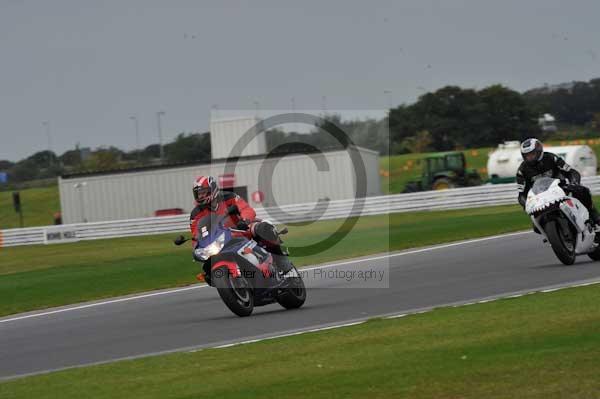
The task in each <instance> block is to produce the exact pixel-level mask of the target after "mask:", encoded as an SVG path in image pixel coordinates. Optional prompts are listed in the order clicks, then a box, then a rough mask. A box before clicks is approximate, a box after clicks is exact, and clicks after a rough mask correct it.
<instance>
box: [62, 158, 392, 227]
mask: <svg viewBox="0 0 600 399" xmlns="http://www.w3.org/2000/svg"><path fill="white" fill-rule="evenodd" d="M319 154H320V155H319ZM319 154H288V155H282V156H277V157H267V156H265V155H255V156H249V157H242V158H239V159H238V161H237V164H236V165H235V168H233V169H231V168H230V167H227V168H226V165H227V163H226V162H225V160H213V161H212V162H211V163H198V164H186V165H164V166H153V167H147V168H138V169H132V170H117V171H105V172H91V173H82V174H73V175H65V176H62V177H61V178H59V190H60V203H61V208H62V215H63V222H64V223H79V222H84V221H86V222H97V221H105V220H118V219H134V218H144V217H152V216H155V214H156V211H159V210H165V209H173V208H181V209H182V210H183V211H184V212H186V213H187V212H190V211H191V209H192V208H193V206H194V204H193V198H192V184H193V181H194V179H195V178H196V177H197V176H199V175H211V176H215V177H218V178H219V179H220V180H221V184H222V185H224V186H225V187H226V188H225V189H228V187H229V188H230V189H233V190H234V191H236V192H237V193H238V194H240V195H241V196H243V197H245V198H246V199H247V200H248V202H249V204H250V205H251V206H253V207H269V206H274V205H276V204H278V205H288V204H294V203H309V202H316V201H318V200H319V199H324V198H327V199H330V200H338V199H349V198H354V197H355V192H356V187H357V186H356V185H357V179H356V176H355V175H356V173H355V165H354V164H353V162H352V159H355V160H356V159H360V160H361V161H362V162H361V163H362V164H363V165H364V170H365V172H366V181H365V182H364V183H365V186H366V187H365V188H366V192H365V194H366V196H373V195H380V194H381V186H380V178H379V155H378V154H377V153H376V152H375V151H371V150H368V149H364V148H358V147H350V148H348V149H346V150H338V151H330V152H323V153H319ZM229 166H231V165H229ZM359 169H360V168H359Z"/></svg>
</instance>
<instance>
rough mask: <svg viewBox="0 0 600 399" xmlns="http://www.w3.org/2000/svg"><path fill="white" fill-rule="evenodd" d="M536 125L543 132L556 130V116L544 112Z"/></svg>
mask: <svg viewBox="0 0 600 399" xmlns="http://www.w3.org/2000/svg"><path fill="white" fill-rule="evenodd" d="M538 125H539V126H540V127H541V128H542V131H544V132H556V130H557V129H556V118H555V117H553V116H552V115H550V114H544V115H543V116H542V117H541V118H538Z"/></svg>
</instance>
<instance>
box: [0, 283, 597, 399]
mask: <svg viewBox="0 0 600 399" xmlns="http://www.w3.org/2000/svg"><path fill="white" fill-rule="evenodd" d="M599 301H600V287H599V286H598V285H595V286H589V287H580V288H573V289H566V290H561V291H557V292H552V293H540V294H534V295H528V296H525V297H521V298H516V299H505V300H499V301H495V302H490V303H485V304H478V305H471V306H466V307H460V308H442V309H437V310H435V311H432V312H429V313H425V314H417V315H412V316H407V317H405V318H401V319H393V320H381V319H376V320H372V321H369V322H367V323H364V324H361V325H358V326H352V327H346V328H341V329H336V330H329V331H322V332H317V333H310V334H304V335H300V336H294V337H286V338H280V339H275V340H268V341H263V342H258V343H254V344H247V345H241V346H236V347H231V348H225V349H208V350H203V351H200V352H195V353H177V354H171V355H165V356H158V357H150V358H144V359H138V360H130V361H121V362H117V363H112V364H106V365H101V366H93V367H86V368H80V369H72V370H66V371H62V372H57V373H52V374H47V375H40V376H34V377H28V378H24V379H19V380H14V381H9V382H5V383H2V384H0V397H2V398H3V399H18V398H37V397H44V398H61V399H68V398H80V397H81V396H82V392H84V393H85V394H84V396H85V397H86V398H98V399H100V398H114V397H122V396H124V393H126V394H125V395H126V396H127V397H128V398H172V399H176V398H178V399H184V398H203V397H206V398H208V397H219V398H223V399H234V398H283V397H284V398H302V399H304V398H307V397H308V398H327V399H331V398H365V397H367V398H391V397H406V398H477V399H479V398H487V399H493V398H507V397H518V398H544V399H546V398H555V397H556V398H592V397H597V395H598V392H600V379H598V376H599V375H600V362H598V359H599V358H600V334H598V326H599V325H600V308H599V307H598V306H597V304H598V302H599Z"/></svg>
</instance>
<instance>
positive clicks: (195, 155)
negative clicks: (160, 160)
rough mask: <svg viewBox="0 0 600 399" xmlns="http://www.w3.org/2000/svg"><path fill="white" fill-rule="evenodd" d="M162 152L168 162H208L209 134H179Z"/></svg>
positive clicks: (209, 157) (209, 156)
mask: <svg viewBox="0 0 600 399" xmlns="http://www.w3.org/2000/svg"><path fill="white" fill-rule="evenodd" d="M164 151H165V155H166V158H167V160H168V161H169V162H193V161H210V159H211V155H210V151H211V150H210V134H209V133H192V134H187V135H186V134H185V133H180V134H179V135H178V136H177V137H176V138H175V141H173V142H172V143H169V144H167V145H166V146H165V147H164Z"/></svg>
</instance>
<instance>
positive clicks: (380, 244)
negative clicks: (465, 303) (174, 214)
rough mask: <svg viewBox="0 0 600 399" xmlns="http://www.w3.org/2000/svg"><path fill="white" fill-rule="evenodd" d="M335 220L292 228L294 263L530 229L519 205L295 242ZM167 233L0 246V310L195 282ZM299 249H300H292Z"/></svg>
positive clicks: (375, 222)
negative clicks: (326, 243) (328, 243)
mask: <svg viewBox="0 0 600 399" xmlns="http://www.w3.org/2000/svg"><path fill="white" fill-rule="evenodd" d="M339 224H340V221H323V222H317V223H314V224H312V225H309V226H297V227H290V234H289V235H288V236H287V238H286V242H287V243H288V244H289V245H291V246H292V248H291V251H292V255H293V260H294V262H295V263H296V264H297V265H298V266H304V265H314V264H318V263H323V262H327V261H332V260H337V259H343V258H351V257H356V256H362V255H368V254H373V253H382V252H387V251H390V250H402V249H406V248H413V247H419V246H425V245H432V244H438V243H443V242H449V241H457V240H462V239H468V238H474V237H481V236H489V235H494V234H501V233H506V232H510V231H517V230H522V229H526V228H528V227H529V221H528V219H527V217H526V216H525V215H524V214H523V213H522V211H521V209H520V208H519V207H518V206H501V207H490V208H477V209H464V210H455V211H443V212H415V213H399V214H392V215H378V216H366V217H362V218H360V219H359V220H358V221H357V223H356V225H355V226H354V228H353V229H352V230H351V231H350V232H349V233H348V234H347V235H346V236H345V237H344V238H343V239H342V240H341V241H340V242H339V243H338V244H337V245H335V246H333V247H331V248H317V251H315V252H310V253H307V252H306V250H303V249H302V248H301V247H303V246H306V245H310V244H313V243H315V242H320V241H322V240H324V239H325V238H326V237H328V236H329V235H331V234H332V232H334V231H335V230H336V229H337V227H338V226H339ZM173 236H174V234H170V235H166V236H165V235H159V236H145V237H132V238H120V239H108V240H97V241H82V242H78V243H73V244H56V245H48V246H26V247H9V248H4V249H2V250H0V296H1V297H2V298H4V300H3V301H2V302H0V316H4V315H8V314H13V313H19V312H25V311H29V310H34V309H42V308H47V307H53V306H60V305H66V304H71V303H76V302H82V301H88V300H94V299H100V298H107V297H113V296H118V295H125V294H131V293H135V292H142V291H148V290H152V289H160V288H168V287H175V286H181V285H188V284H192V283H194V282H196V280H195V275H196V274H197V273H198V271H199V265H198V264H197V263H193V262H192V260H191V253H190V250H189V248H177V247H175V246H174V245H173V244H172V241H171V239H172V237H173ZM298 247H300V248H298Z"/></svg>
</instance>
